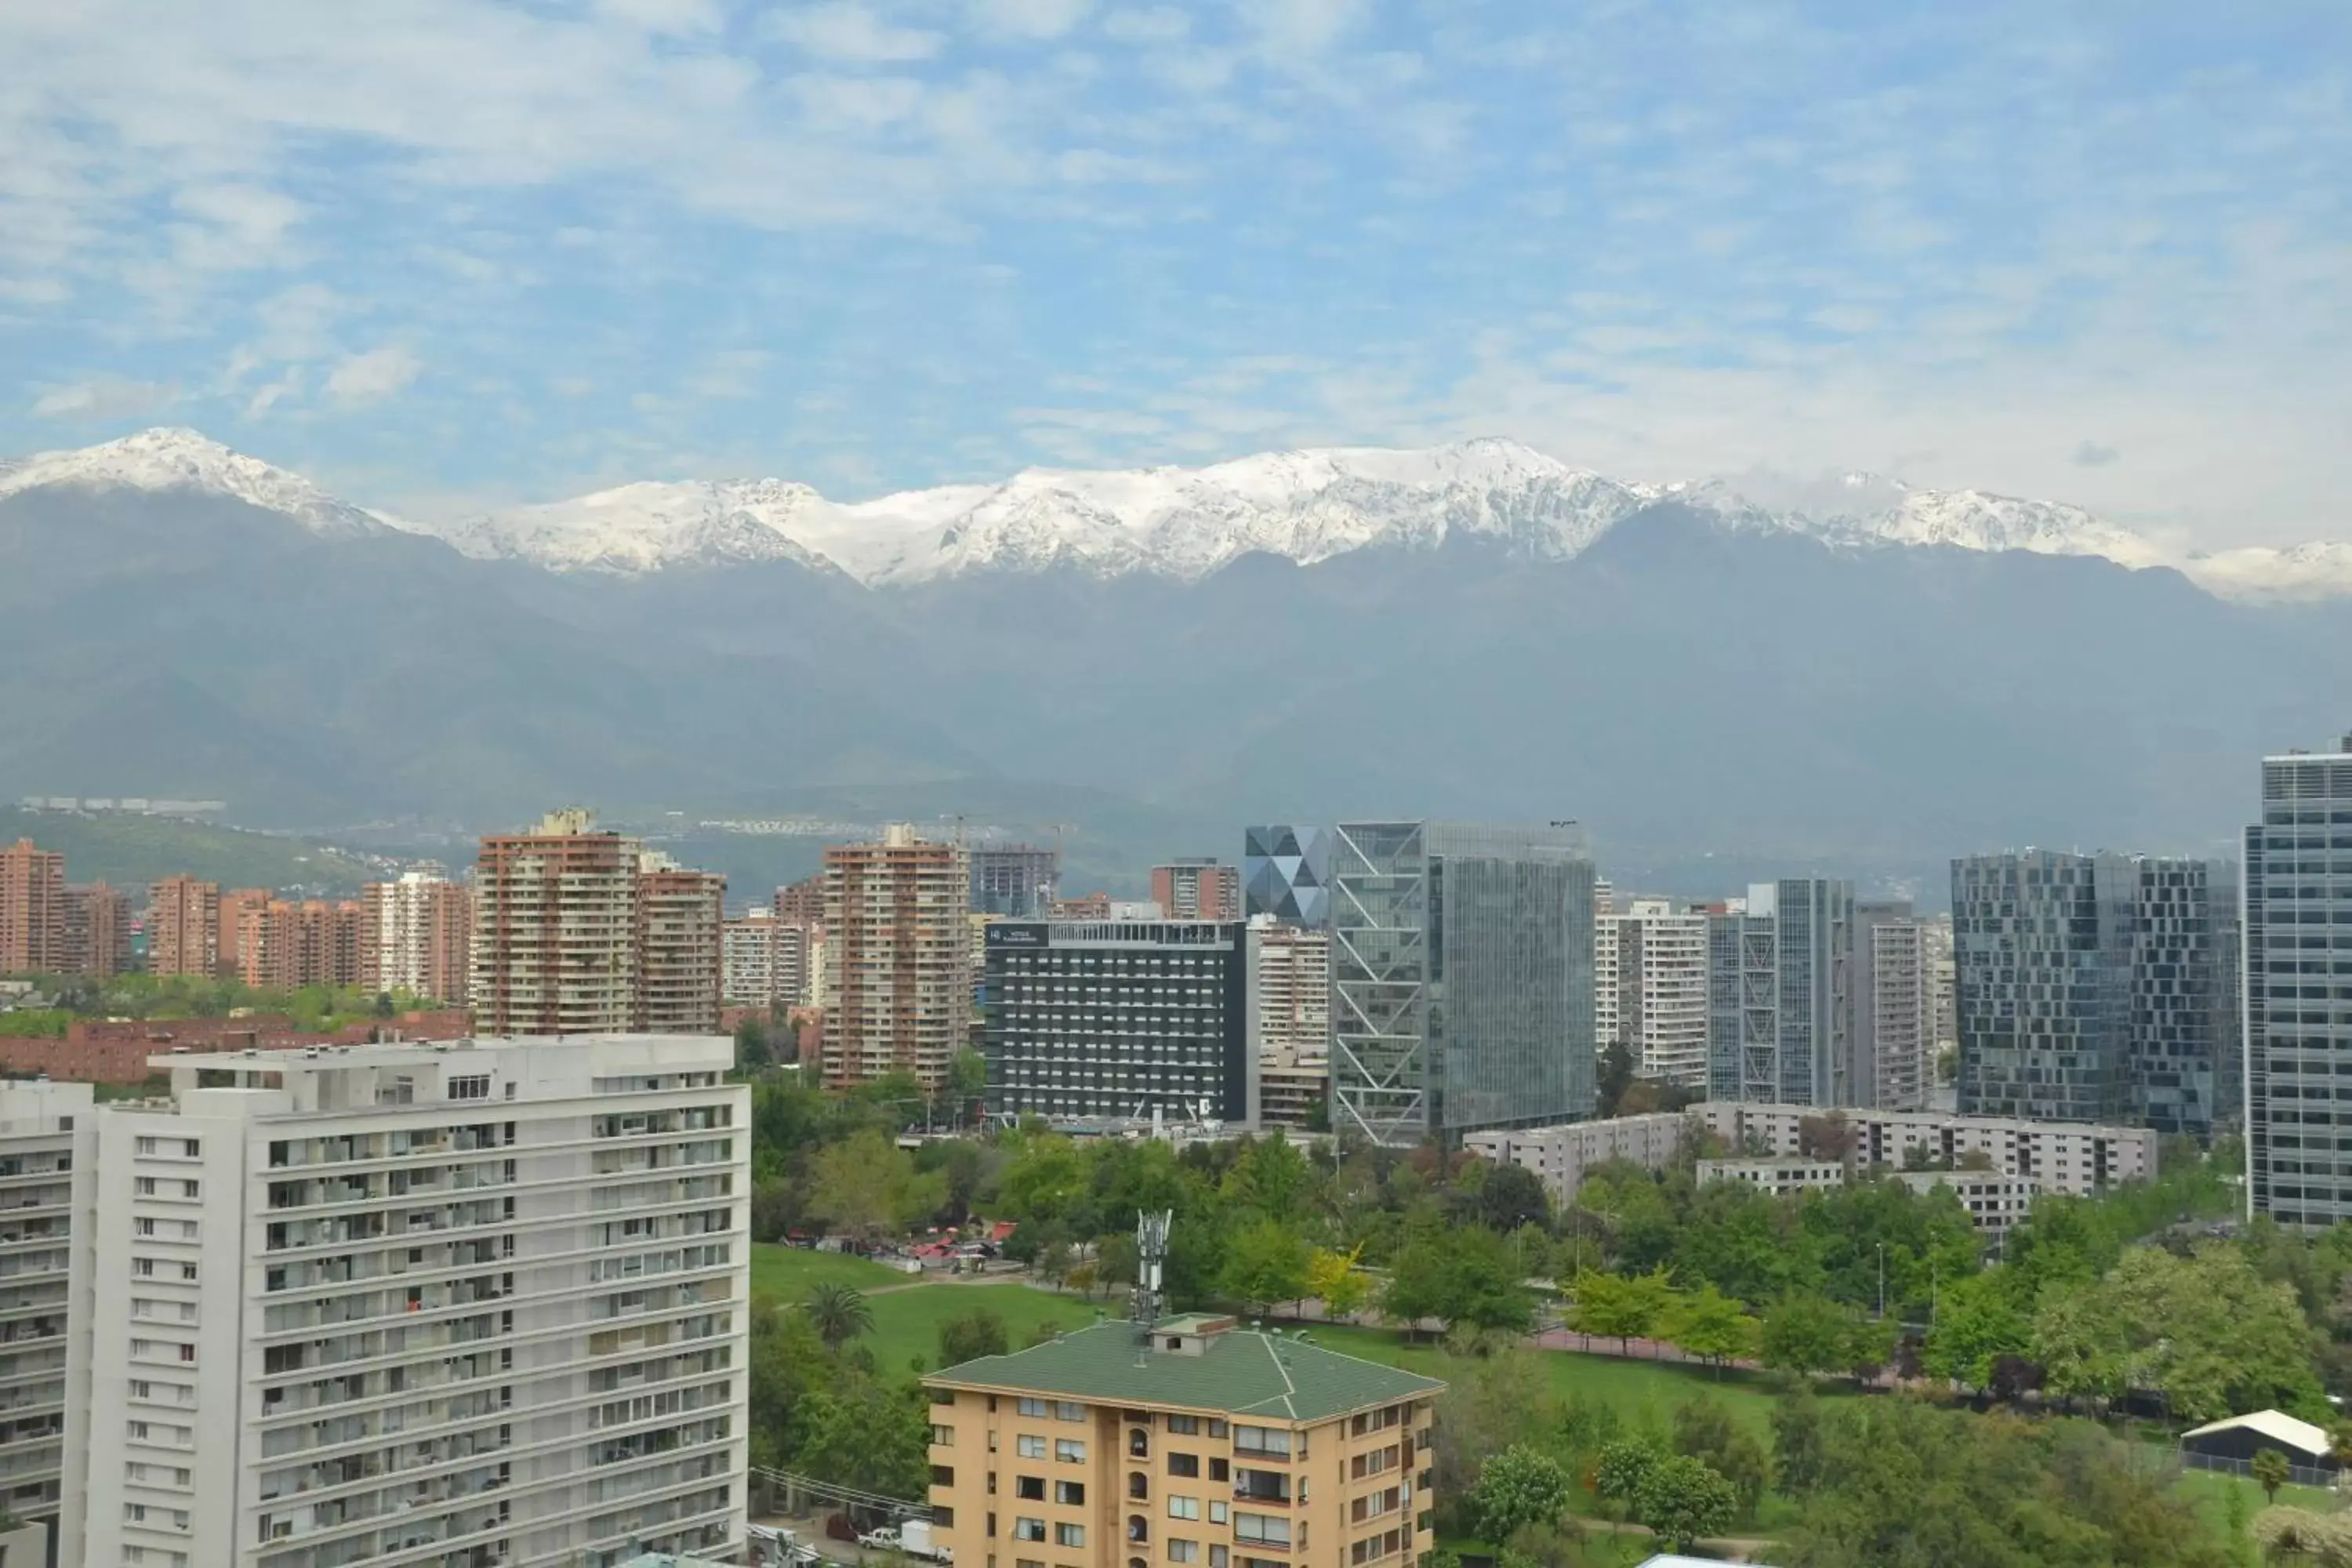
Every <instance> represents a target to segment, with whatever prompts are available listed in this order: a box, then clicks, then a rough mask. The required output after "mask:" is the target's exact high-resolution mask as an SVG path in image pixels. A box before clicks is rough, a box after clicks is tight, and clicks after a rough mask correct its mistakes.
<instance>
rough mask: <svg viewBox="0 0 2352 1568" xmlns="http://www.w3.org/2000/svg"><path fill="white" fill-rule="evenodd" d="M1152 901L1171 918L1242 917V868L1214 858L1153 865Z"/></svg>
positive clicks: (1201, 919)
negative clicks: (1218, 861)
mask: <svg viewBox="0 0 2352 1568" xmlns="http://www.w3.org/2000/svg"><path fill="white" fill-rule="evenodd" d="M1151 901H1152V902H1153V903H1155V904H1158V905H1159V906H1160V913H1161V914H1163V915H1165V916H1166V917H1167V918H1168V919H1170V920H1171V921H1237V920H1239V919H1241V918H1242V868H1240V867H1238V866H1223V865H1220V864H1218V863H1217V862H1216V861H1215V860H1213V859H1194V860H1171V861H1170V862H1169V863H1168V864H1166V865H1164V866H1154V867H1153V868H1151Z"/></svg>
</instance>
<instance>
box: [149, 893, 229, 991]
mask: <svg viewBox="0 0 2352 1568" xmlns="http://www.w3.org/2000/svg"><path fill="white" fill-rule="evenodd" d="M220 921H221V890H220V884H219V883H218V882H200V881H198V880H197V879H195V878H194V877H166V878H164V879H163V880H162V881H160V882H158V883H156V884H155V886H154V888H153V889H152V890H151V892H150V895H149V903H148V911H147V969H148V972H149V973H152V974H189V975H196V976H200V977H201V978H204V979H206V980H210V979H212V978H214V977H215V975H216V974H218V973H219V972H220Z"/></svg>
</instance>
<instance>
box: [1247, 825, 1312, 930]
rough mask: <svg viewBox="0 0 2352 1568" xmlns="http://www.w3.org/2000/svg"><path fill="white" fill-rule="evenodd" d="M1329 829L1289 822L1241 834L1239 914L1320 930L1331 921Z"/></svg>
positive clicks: (1253, 829)
mask: <svg viewBox="0 0 2352 1568" xmlns="http://www.w3.org/2000/svg"><path fill="white" fill-rule="evenodd" d="M1331 842H1332V840H1331V830H1330V829H1329V828H1328V827H1298V826H1288V825H1284V826H1269V827H1252V828H1247V829H1245V830H1244V832H1243V835H1242V913H1243V915H1244V918H1245V919H1249V920H1255V919H1256V918H1257V917H1258V916H1260V915H1271V916H1273V917H1274V918H1275V919H1276V920H1278V921H1287V922H1288V923H1290V924H1292V925H1302V926H1309V927H1312V928H1313V929H1315V930H1317V931H1321V930H1323V929H1324V928H1325V927H1327V926H1328V925H1329V924H1330V923H1331Z"/></svg>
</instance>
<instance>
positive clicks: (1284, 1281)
mask: <svg viewBox="0 0 2352 1568" xmlns="http://www.w3.org/2000/svg"><path fill="white" fill-rule="evenodd" d="M1308 1261H1309V1258H1308V1250H1307V1242H1306V1240H1305V1238H1303V1237H1300V1236H1299V1235H1298V1233H1297V1231H1294V1230H1292V1229H1291V1228H1290V1227H1289V1226H1286V1225H1284V1224H1283V1223H1282V1222H1281V1221H1279V1220H1274V1219H1261V1220H1259V1221H1258V1222H1257V1223H1256V1224H1255V1225H1252V1226H1247V1227H1245V1228H1244V1229H1243V1230H1242V1231H1241V1233H1240V1234H1238V1235H1237V1236H1235V1237H1234V1238H1233V1241H1232V1243H1231V1245H1230V1246H1228V1247H1227V1248H1226V1249H1225V1267H1224V1272H1223V1279H1222V1280H1221V1283H1222V1284H1223V1287H1224V1289H1225V1290H1226V1292H1227V1294H1229V1295H1233V1296H1236V1297H1238V1298H1240V1299H1241V1300H1242V1301H1243V1302H1244V1304H1246V1305H1249V1306H1253V1307H1256V1308H1259V1309H1261V1310H1263V1309H1264V1308H1266V1307H1269V1306H1272V1305H1273V1304H1274V1303H1275V1302H1276V1301H1296V1300H1298V1299H1299V1298H1300V1297H1302V1296H1305V1295H1306V1294H1307V1264H1308Z"/></svg>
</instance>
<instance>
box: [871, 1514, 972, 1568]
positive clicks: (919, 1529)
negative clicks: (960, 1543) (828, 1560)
mask: <svg viewBox="0 0 2352 1568" xmlns="http://www.w3.org/2000/svg"><path fill="white" fill-rule="evenodd" d="M857 1544H858V1545H860V1546H863V1547H865V1548H866V1550H867V1551H868V1552H905V1553H906V1554H907V1555H908V1556H909V1557H919V1558H921V1559H922V1560H923V1561H924V1562H926V1563H950V1562H952V1561H954V1553H952V1552H950V1551H949V1550H948V1549H947V1548H946V1547H944V1546H941V1545H940V1544H938V1543H937V1542H934V1541H932V1539H931V1521H929V1520H928V1519H910V1520H908V1521H907V1522H906V1523H904V1524H901V1525H897V1526H892V1525H887V1524H886V1525H884V1526H883V1527H882V1528H881V1529H879V1530H869V1531H866V1533H865V1534H863V1535H861V1536H859V1537H858V1538H857Z"/></svg>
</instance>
